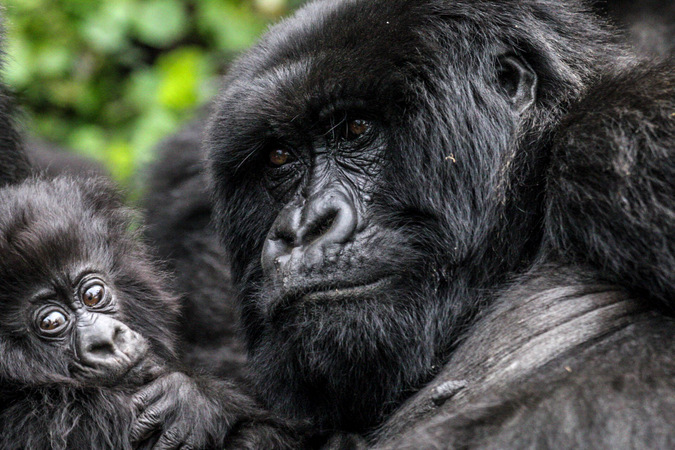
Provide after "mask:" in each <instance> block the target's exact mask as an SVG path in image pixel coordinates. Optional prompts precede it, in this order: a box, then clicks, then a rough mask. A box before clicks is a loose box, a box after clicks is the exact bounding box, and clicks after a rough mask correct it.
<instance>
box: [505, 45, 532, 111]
mask: <svg viewBox="0 0 675 450" xmlns="http://www.w3.org/2000/svg"><path fill="white" fill-rule="evenodd" d="M497 81H498V82H499V85H500V86H501V87H502V89H503V90H504V93H505V94H506V96H507V98H508V101H509V103H510V104H511V107H512V109H513V110H514V111H515V112H516V113H517V114H522V113H524V112H525V111H526V110H527V109H528V108H529V107H530V106H532V105H533V104H534V101H535V100H536V96H537V84H538V79H537V74H536V73H535V72H534V70H532V67H530V65H529V64H528V63H527V62H526V61H525V60H523V59H521V58H520V57H518V56H515V55H511V54H509V55H502V56H500V57H499V60H498V64H497Z"/></svg>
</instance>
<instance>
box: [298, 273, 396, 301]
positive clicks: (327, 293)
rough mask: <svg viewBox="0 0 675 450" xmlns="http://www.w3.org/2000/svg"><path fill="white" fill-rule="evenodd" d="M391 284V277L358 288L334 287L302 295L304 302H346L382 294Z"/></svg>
mask: <svg viewBox="0 0 675 450" xmlns="http://www.w3.org/2000/svg"><path fill="white" fill-rule="evenodd" d="M389 283H391V277H387V278H381V279H379V280H377V281H375V282H373V283H368V284H362V285H358V286H349V287H336V288H331V289H327V290H324V291H318V292H312V293H310V294H307V295H304V296H303V297H302V300H304V301H310V302H311V301H319V300H330V301H334V300H348V299H350V298H354V297H364V296H368V295H371V294H372V295H377V294H378V293H380V292H382V289H384V288H385V287H386V285H387V284H389Z"/></svg>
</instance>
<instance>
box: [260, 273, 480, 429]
mask: <svg viewBox="0 0 675 450" xmlns="http://www.w3.org/2000/svg"><path fill="white" fill-rule="evenodd" d="M411 284H412V283H411ZM417 286H419V284H417ZM454 292H463V293H464V294H466V293H467V291H466V290H464V289H456V288H454ZM402 297H405V298H402ZM441 297H442V296H441V295H440V294H439V293H434V292H419V293H417V294H416V295H407V296H406V295H401V291H400V290H393V292H386V293H383V297H380V298H377V299H370V300H359V301H355V302H349V303H342V304H312V305H298V306H296V307H294V308H293V309H292V310H289V311H287V312H286V313H285V314H284V317H276V318H275V321H267V322H266V324H264V325H261V323H258V324H251V323H249V324H247V325H249V326H259V327H262V330H260V334H259V338H258V339H256V341H255V342H254V343H252V345H251V358H250V365H251V367H252V368H253V369H254V370H253V371H252V372H253V373H252V377H253V379H254V383H255V385H256V388H257V391H258V392H259V393H260V395H261V396H262V397H263V399H264V400H265V402H266V404H267V405H268V407H270V408H271V409H274V410H276V411H278V412H279V413H281V414H284V415H287V416H290V417H293V418H296V419H308V418H309V419H310V420H312V421H313V422H314V425H315V426H316V427H317V428H318V429H320V430H322V431H331V430H341V431H348V432H357V433H362V434H367V433H368V431H369V430H372V429H373V428H374V427H375V426H377V425H378V424H379V423H380V422H381V421H382V419H383V418H385V417H386V416H387V415H388V414H389V413H390V412H391V411H392V410H394V409H395V408H396V407H397V406H398V405H399V404H400V403H401V402H402V401H403V400H405V398H407V397H408V396H409V395H411V394H412V393H414V392H416V391H417V390H418V389H419V388H420V387H421V386H422V385H423V384H424V383H426V382H428V381H429V380H430V379H431V378H432V377H433V376H434V375H435V373H436V372H437V371H438V370H440V368H441V367H442V364H443V362H444V360H445V359H446V358H445V357H444V356H443V355H442V353H443V352H444V351H445V353H446V354H447V349H448V347H449V345H448V343H447V342H444V341H442V339H443V336H445V337H447V336H452V335H454V333H452V332H448V331H449V330H450V331H451V330H452V329H453V328H454V327H457V326H458V322H459V319H458V318H459V317H460V316H461V315H462V314H460V313H459V312H458V311H457V310H456V308H458V305H464V304H466V303H467V302H466V301H459V297H456V298H457V300H454V301H453V300H452V299H449V300H447V301H443V300H442V298H441ZM463 297H464V299H466V297H467V296H466V295H464V296H463ZM442 309H445V310H442ZM441 318H442V319H441ZM441 323H442V324H443V327H442V328H443V329H442V330H440V329H439V328H440V327H439V324H441ZM453 323H454V324H453ZM441 331H443V333H441Z"/></svg>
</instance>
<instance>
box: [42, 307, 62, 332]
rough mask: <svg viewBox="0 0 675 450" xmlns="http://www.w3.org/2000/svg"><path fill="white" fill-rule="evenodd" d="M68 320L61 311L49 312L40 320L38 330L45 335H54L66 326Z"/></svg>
mask: <svg viewBox="0 0 675 450" xmlns="http://www.w3.org/2000/svg"><path fill="white" fill-rule="evenodd" d="M67 322H68V318H67V317H66V316H65V314H63V313H62V312H61V311H55V310H53V311H49V312H48V313H47V314H45V315H44V316H42V318H41V319H40V330H42V331H45V332H46V334H56V333H58V332H59V331H61V330H62V329H63V327H65V326H66V323H67Z"/></svg>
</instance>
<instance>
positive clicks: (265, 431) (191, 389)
mask: <svg viewBox="0 0 675 450" xmlns="http://www.w3.org/2000/svg"><path fill="white" fill-rule="evenodd" d="M132 401H133V406H134V409H135V411H136V420H135V423H134V425H133V427H132V431H131V439H132V443H133V444H134V446H136V447H139V448H147V447H152V448H155V449H162V450H164V449H177V448H182V449H183V448H187V449H193V448H210V447H223V446H227V445H228V442H236V443H237V445H240V444H242V443H245V444H256V445H260V446H263V447H268V448H270V447H274V448H281V447H288V448H290V447H292V446H293V443H294V442H295V441H294V440H293V438H292V437H291V436H290V434H287V433H286V430H284V429H283V427H277V426H276V424H275V423H272V421H271V419H270V418H269V417H267V415H266V414H265V413H264V412H263V411H261V410H259V409H258V407H257V406H256V404H255V401H254V400H253V399H252V398H250V397H248V396H247V395H245V394H243V393H242V392H240V391H238V390H237V389H236V388H235V387H234V386H233V385H231V384H229V383H227V382H223V381H217V380H213V379H208V378H191V377H189V376H188V375H185V374H184V373H181V372H173V373H170V374H168V375H165V376H163V377H161V378H159V379H157V380H155V381H154V382H153V383H151V384H149V385H147V386H146V387H144V388H143V389H141V390H140V391H139V392H138V393H137V394H136V395H135V396H134V397H133V400H132Z"/></svg>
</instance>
